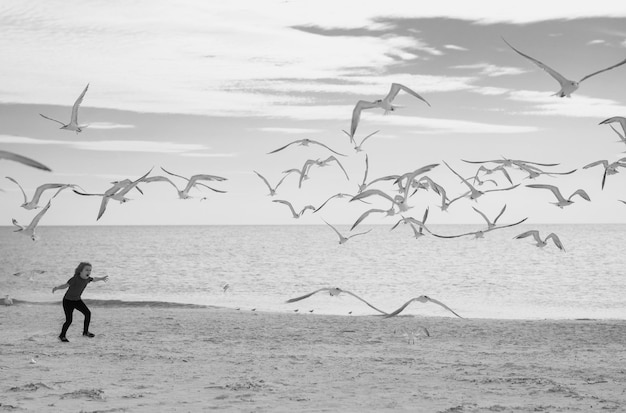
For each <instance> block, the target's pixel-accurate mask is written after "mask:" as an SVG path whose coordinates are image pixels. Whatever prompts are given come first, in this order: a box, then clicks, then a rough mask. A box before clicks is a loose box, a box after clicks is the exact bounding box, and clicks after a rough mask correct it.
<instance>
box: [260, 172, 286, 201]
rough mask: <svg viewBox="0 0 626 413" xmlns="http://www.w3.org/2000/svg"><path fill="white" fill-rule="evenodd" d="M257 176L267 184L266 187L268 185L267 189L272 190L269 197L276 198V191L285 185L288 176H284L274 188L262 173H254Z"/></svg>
mask: <svg viewBox="0 0 626 413" xmlns="http://www.w3.org/2000/svg"><path fill="white" fill-rule="evenodd" d="M253 172H254V173H255V174H257V176H258V177H259V178H261V180H263V182H265V185H267V188H268V189H269V190H270V193H269V196H274V195H276V190H278V187H279V186H280V184H282V183H283V181H284V180H285V178H286V177H287V176H288V175H285V176H283V177H282V178H281V179H280V181H278V183H277V184H276V186H274V187H272V185H270V183H269V182H268V181H267V179H265V177H264V176H263V175H261V174H260V173H258V172H257V171H253Z"/></svg>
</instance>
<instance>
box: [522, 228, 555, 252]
mask: <svg viewBox="0 0 626 413" xmlns="http://www.w3.org/2000/svg"><path fill="white" fill-rule="evenodd" d="M530 235H532V236H533V238H535V241H536V244H535V245H536V246H537V247H539V248H543V247H545V246H546V245H548V240H549V239H552V241H553V242H554V245H556V246H557V248H558V249H560V250H561V251H565V248H563V244H562V243H561V240H560V239H559V237H558V236H557V235H556V234H555V233H554V232H551V233H550V234H549V235H548V236H547V237H546V238H545V239H543V240H542V239H541V237H540V236H539V231H537V230H536V229H532V230H530V231H526V232H522V233H521V234H519V235H517V236H515V237H513V239H520V238H526V237H528V236H530Z"/></svg>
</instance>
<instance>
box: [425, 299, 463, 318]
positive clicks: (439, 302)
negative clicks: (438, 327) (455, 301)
mask: <svg viewBox="0 0 626 413" xmlns="http://www.w3.org/2000/svg"><path fill="white" fill-rule="evenodd" d="M427 298H428V301H430V302H431V303H435V304H437V305H440V306H442V307H443V308H445V309H446V310H448V311H450V312H451V313H452V314H454V315H455V316H457V317H459V318H463V317H461V316H460V315H458V314H457V313H455V312H454V311H453V310H452V309H451V308H450V307H448V306H447V305H445V304H444V303H442V302H441V301H439V300H435V299H434V298H430V297H427Z"/></svg>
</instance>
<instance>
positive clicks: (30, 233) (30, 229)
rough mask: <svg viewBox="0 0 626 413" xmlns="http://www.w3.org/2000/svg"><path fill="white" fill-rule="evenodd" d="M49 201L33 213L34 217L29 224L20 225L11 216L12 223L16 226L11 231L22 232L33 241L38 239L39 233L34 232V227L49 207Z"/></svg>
mask: <svg viewBox="0 0 626 413" xmlns="http://www.w3.org/2000/svg"><path fill="white" fill-rule="evenodd" d="M50 205H51V204H50V201H48V203H47V204H46V206H45V207H43V209H42V210H41V211H39V213H38V214H37V215H35V217H34V218H33V220H32V221H31V222H30V224H28V226H26V227H24V226H22V225H20V224H19V223H18V222H17V220H16V219H15V218H13V220H12V222H13V225H15V226H16V227H17V229H16V230H14V231H13V232H19V233H20V234H24V235H26V236H27V237H30V239H32V240H33V241H38V240H39V235H37V234H36V233H35V228H36V227H37V224H39V221H40V220H41V218H42V217H43V216H44V214H45V213H46V212H48V209H50Z"/></svg>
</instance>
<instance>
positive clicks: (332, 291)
mask: <svg viewBox="0 0 626 413" xmlns="http://www.w3.org/2000/svg"><path fill="white" fill-rule="evenodd" d="M322 291H328V293H329V294H330V295H331V296H333V297H334V296H337V295H339V294H341V293H344V294H348V295H351V296H353V297H355V298H356V299H357V300H360V301H363V302H364V303H365V304H367V305H368V306H369V307H370V308H373V309H374V310H376V311H378V312H379V313H381V314H385V315H386V314H387V313H386V312H384V311H383V310H379V309H378V308H376V307H374V306H373V305H371V304H370V303H368V302H367V301H365V300H364V299H362V298H361V297H359V296H358V295H356V294H354V293H352V292H350V291H347V290H342V289H341V288H337V287H332V288H320V289H319V290H315V291H313V292H311V293H308V294H305V295H302V296H300V297H296V298H290V299H289V300H287V301H286V302H287V303H295V302H296V301H300V300H304V299H305V298H309V297H310V296H312V295H313V294H316V293H319V292H322Z"/></svg>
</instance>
